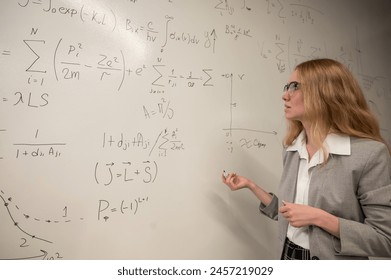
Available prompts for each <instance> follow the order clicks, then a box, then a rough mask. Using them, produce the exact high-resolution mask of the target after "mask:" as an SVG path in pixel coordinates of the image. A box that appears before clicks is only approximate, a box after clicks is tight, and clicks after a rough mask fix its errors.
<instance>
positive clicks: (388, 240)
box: [259, 137, 391, 259]
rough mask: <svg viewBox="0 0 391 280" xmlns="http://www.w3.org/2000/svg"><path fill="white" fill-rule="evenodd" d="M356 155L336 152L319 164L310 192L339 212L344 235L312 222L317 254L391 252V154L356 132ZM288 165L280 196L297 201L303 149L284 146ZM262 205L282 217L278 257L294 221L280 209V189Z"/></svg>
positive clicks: (319, 204)
mask: <svg viewBox="0 0 391 280" xmlns="http://www.w3.org/2000/svg"><path fill="white" fill-rule="evenodd" d="M350 144H351V155H350V156H342V155H333V154H330V158H329V160H328V162H327V163H326V165H324V166H321V165H318V166H317V167H315V169H314V171H313V174H312V178H311V182H310V187H309V195H308V203H309V205H310V206H313V207H316V208H320V209H323V210H325V211H327V212H329V213H331V214H333V215H335V216H337V217H339V223H340V238H337V237H334V236H332V235H331V234H329V233H328V232H326V231H324V230H322V229H321V228H318V227H316V226H310V227H309V239H310V240H309V241H310V252H311V257H313V259H368V257H370V256H376V257H391V159H390V154H389V152H388V149H387V147H386V146H385V145H384V144H383V143H380V142H377V141H372V140H368V139H360V138H354V137H350ZM283 163H284V170H283V174H282V177H281V182H280V187H279V196H280V198H281V199H282V200H285V201H294V195H295V193H296V181H297V173H298V168H299V154H298V152H296V151H293V152H288V151H286V150H284V155H283ZM272 195H273V199H272V202H271V203H270V204H269V205H268V206H265V205H263V204H261V205H260V207H259V209H260V211H261V213H263V214H264V215H266V216H268V217H270V218H272V219H275V220H278V224H279V231H278V240H279V243H278V257H279V258H280V256H281V254H282V250H283V246H284V241H285V238H286V234H287V228H288V222H287V220H286V219H285V218H284V217H282V216H281V215H280V214H279V213H278V208H279V206H280V203H279V201H278V198H277V196H276V195H274V194H272Z"/></svg>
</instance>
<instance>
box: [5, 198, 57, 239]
mask: <svg viewBox="0 0 391 280" xmlns="http://www.w3.org/2000/svg"><path fill="white" fill-rule="evenodd" d="M0 198H1V199H2V200H3V202H4V207H5V208H6V209H7V212H8V215H9V217H10V219H11V220H12V222H13V224H14V226H16V227H17V228H18V229H19V230H20V231H21V232H23V233H24V234H26V235H27V236H30V237H31V238H33V239H37V240H40V241H43V242H47V243H53V242H52V241H50V240H46V239H44V238H41V237H38V236H35V235H33V234H30V233H28V232H27V231H25V230H24V229H23V228H21V227H20V226H19V223H18V222H17V221H16V220H15V219H14V217H13V216H12V213H11V211H10V209H9V203H8V202H7V201H6V200H5V199H4V197H3V196H2V195H0Z"/></svg>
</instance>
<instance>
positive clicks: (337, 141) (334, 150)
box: [286, 130, 351, 157]
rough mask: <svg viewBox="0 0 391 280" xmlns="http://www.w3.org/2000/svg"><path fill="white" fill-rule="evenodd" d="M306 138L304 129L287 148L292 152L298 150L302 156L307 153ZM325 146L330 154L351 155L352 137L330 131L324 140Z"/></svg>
mask: <svg viewBox="0 0 391 280" xmlns="http://www.w3.org/2000/svg"><path fill="white" fill-rule="evenodd" d="M305 138H306V137H305V131H304V130H302V131H301V132H300V134H299V135H298V136H297V138H296V139H295V141H294V142H293V143H292V145H290V146H289V147H288V148H287V149H286V150H287V151H290V152H293V151H297V152H299V154H300V156H301V157H302V155H305V154H307V151H306V145H305ZM323 146H324V147H325V149H326V150H327V151H328V152H329V154H334V155H345V156H349V155H351V149H350V137H349V136H348V135H340V134H335V133H330V134H328V135H327V137H326V139H325V141H324V142H323Z"/></svg>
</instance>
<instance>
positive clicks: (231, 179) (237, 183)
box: [221, 173, 250, 191]
mask: <svg viewBox="0 0 391 280" xmlns="http://www.w3.org/2000/svg"><path fill="white" fill-rule="evenodd" d="M221 179H222V180H223V183H224V184H226V185H227V186H228V187H229V188H230V189H231V190H232V191H236V190H240V189H243V188H248V187H249V185H250V180H248V179H247V178H245V177H243V176H240V175H237V174H236V173H231V174H228V175H227V176H226V177H225V176H224V173H223V174H222V175H221Z"/></svg>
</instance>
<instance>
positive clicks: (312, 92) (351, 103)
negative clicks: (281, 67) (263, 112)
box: [284, 59, 391, 159]
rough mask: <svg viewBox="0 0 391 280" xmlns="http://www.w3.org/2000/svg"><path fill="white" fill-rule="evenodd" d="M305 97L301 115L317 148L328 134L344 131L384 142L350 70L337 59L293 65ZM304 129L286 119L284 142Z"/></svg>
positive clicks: (316, 60)
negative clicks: (303, 112)
mask: <svg viewBox="0 0 391 280" xmlns="http://www.w3.org/2000/svg"><path fill="white" fill-rule="evenodd" d="M295 69H296V70H297V75H298V77H299V79H300V90H301V92H302V94H303V99H304V110H305V114H304V118H305V119H307V120H311V121H310V124H311V125H310V128H309V129H310V130H311V131H310V134H311V135H312V137H313V141H314V143H315V145H316V147H317V148H318V149H321V150H322V151H323V153H324V155H325V159H327V158H328V153H327V151H326V150H325V149H324V148H323V141H324V139H325V138H326V136H327V134H329V133H335V134H345V135H349V136H355V137H360V138H369V139H372V140H376V141H379V142H382V143H384V144H385V145H386V146H387V147H388V150H389V152H390V154H391V149H390V147H389V146H388V145H387V143H386V141H385V140H384V139H383V138H382V136H381V134H380V127H379V123H378V120H377V119H376V117H375V115H374V114H373V113H372V112H371V111H370V109H369V106H368V103H367V101H366V99H365V97H364V94H363V91H362V90H361V87H360V86H359V84H358V82H357V80H356V79H355V78H354V77H353V75H352V73H351V72H350V71H349V70H348V69H347V67H345V66H344V65H343V64H341V63H340V62H338V61H335V60H332V59H314V60H310V61H306V62H303V63H301V64H299V65H297V66H296V68H295ZM302 130H303V125H302V123H301V122H300V121H295V120H288V131H287V134H286V135H285V139H284V145H285V146H289V145H291V144H292V143H293V141H294V140H295V139H296V137H297V136H298V135H299V134H300V132H301V131H302Z"/></svg>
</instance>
